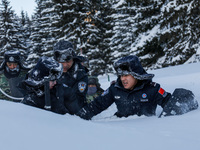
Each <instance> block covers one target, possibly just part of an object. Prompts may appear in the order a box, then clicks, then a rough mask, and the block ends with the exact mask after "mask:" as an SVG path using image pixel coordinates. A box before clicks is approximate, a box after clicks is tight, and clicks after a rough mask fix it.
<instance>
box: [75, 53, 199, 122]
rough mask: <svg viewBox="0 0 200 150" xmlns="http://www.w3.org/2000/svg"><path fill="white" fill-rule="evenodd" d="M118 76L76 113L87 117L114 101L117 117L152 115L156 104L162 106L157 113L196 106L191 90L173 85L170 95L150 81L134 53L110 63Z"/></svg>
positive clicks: (185, 110)
mask: <svg viewBox="0 0 200 150" xmlns="http://www.w3.org/2000/svg"><path fill="white" fill-rule="evenodd" d="M114 68H115V70H116V72H117V75H118V79H117V81H116V83H113V84H112V85H111V86H110V87H109V88H108V89H107V90H105V91H104V93H103V94H102V95H101V96H99V97H97V98H96V99H95V100H94V101H93V102H91V103H89V104H88V105H87V106H85V107H84V108H82V109H81V110H80V111H79V112H78V113H77V115H78V116H80V117H81V118H83V119H87V120H89V119H91V118H92V117H93V116H95V115H97V114H99V113H100V112H102V111H103V110H105V109H107V108H108V107H109V106H110V105H111V104H113V103H115V104H116V106H117V109H118V111H117V112H116V113H115V115H116V116H117V117H128V116H130V115H138V116H141V115H146V116H152V115H155V111H156V107H157V105H160V106H161V107H162V108H163V112H162V113H161V115H160V116H168V115H180V114H184V113H186V112H188V111H191V110H194V109H197V107H198V103H197V101H196V100H195V99H194V95H193V93H192V92H191V91H189V90H185V89H176V90H175V91H174V93H173V94H172V95H171V94H170V93H168V92H166V91H165V90H164V89H163V88H161V87H160V85H159V84H157V83H155V82H152V78H153V77H154V75H153V74H148V73H147V72H146V71H145V70H144V69H143V67H142V65H141V63H140V61H139V59H138V57H137V56H133V55H130V56H126V57H123V58H121V59H119V60H118V61H116V62H115V63H114Z"/></svg>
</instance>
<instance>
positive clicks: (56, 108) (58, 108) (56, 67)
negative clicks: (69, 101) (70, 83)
mask: <svg viewBox="0 0 200 150" xmlns="http://www.w3.org/2000/svg"><path fill="white" fill-rule="evenodd" d="M61 75H62V65H61V64H59V63H58V62H56V61H55V60H54V59H53V58H49V57H45V56H43V57H41V58H40V59H39V61H38V63H37V64H36V66H35V67H34V68H33V69H32V70H31V71H30V72H29V73H28V75H27V78H26V79H25V80H23V81H22V82H21V83H20V86H19V87H20V88H21V89H23V90H24V91H26V94H25V97H24V99H23V100H22V103H23V104H26V105H30V106H34V107H38V108H41V109H46V110H50V111H53V112H55V113H59V114H65V113H68V110H67V109H66V108H65V106H64V99H63V90H64V88H65V87H63V86H62V84H58V83H57V80H58V79H59V78H60V77H61Z"/></svg>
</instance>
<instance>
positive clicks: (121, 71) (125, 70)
mask: <svg viewBox="0 0 200 150" xmlns="http://www.w3.org/2000/svg"><path fill="white" fill-rule="evenodd" d="M114 68H115V70H116V72H117V75H129V74H131V70H130V68H129V65H128V64H120V65H115V67H114Z"/></svg>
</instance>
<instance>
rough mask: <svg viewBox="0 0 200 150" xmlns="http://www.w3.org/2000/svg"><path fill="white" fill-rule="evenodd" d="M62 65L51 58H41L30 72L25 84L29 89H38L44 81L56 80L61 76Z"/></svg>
mask: <svg viewBox="0 0 200 150" xmlns="http://www.w3.org/2000/svg"><path fill="white" fill-rule="evenodd" d="M62 72H63V68H62V64H60V63H58V62H57V61H55V60H54V59H53V58H50V57H46V56H43V57H41V58H40V59H39V61H38V63H37V64H36V66H35V67H34V68H33V69H32V70H31V71H30V73H29V75H28V79H26V80H25V83H26V84H27V85H29V86H31V87H35V88H39V87H41V86H42V85H44V83H45V81H46V80H48V81H51V80H57V79H58V78H60V76H61V75H62Z"/></svg>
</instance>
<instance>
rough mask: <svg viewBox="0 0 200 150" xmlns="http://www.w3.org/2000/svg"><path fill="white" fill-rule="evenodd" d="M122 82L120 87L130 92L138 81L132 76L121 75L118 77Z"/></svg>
mask: <svg viewBox="0 0 200 150" xmlns="http://www.w3.org/2000/svg"><path fill="white" fill-rule="evenodd" d="M120 79H121V81H122V85H123V86H124V88H125V89H127V90H132V89H133V88H134V87H135V85H136V84H137V82H138V80H137V79H135V78H134V77H133V76H132V75H130V74H129V75H122V76H121V77H120Z"/></svg>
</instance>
